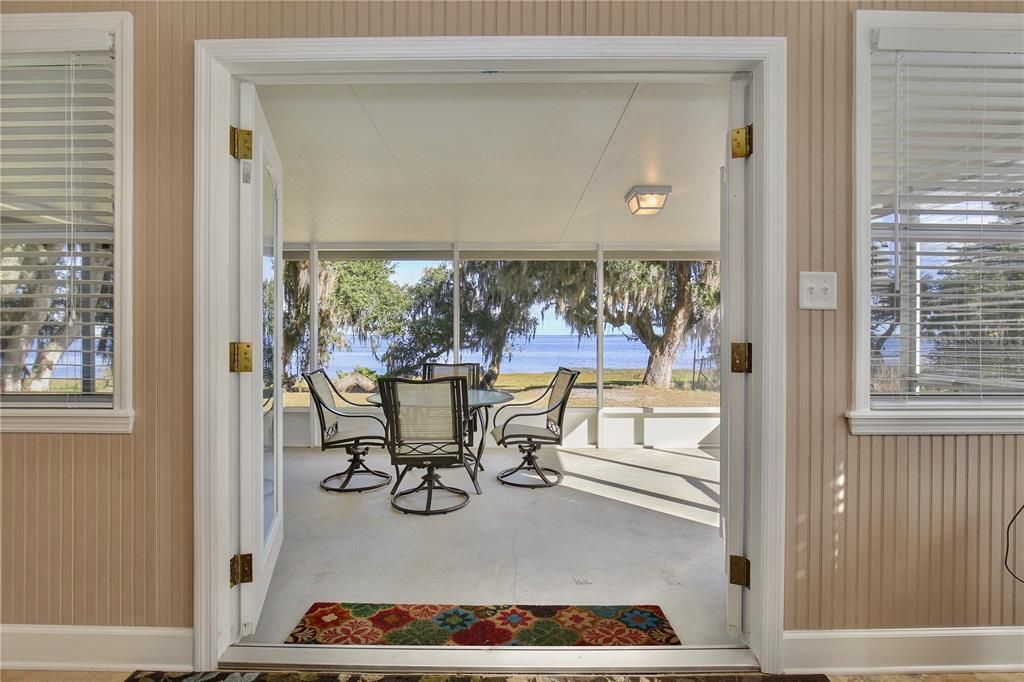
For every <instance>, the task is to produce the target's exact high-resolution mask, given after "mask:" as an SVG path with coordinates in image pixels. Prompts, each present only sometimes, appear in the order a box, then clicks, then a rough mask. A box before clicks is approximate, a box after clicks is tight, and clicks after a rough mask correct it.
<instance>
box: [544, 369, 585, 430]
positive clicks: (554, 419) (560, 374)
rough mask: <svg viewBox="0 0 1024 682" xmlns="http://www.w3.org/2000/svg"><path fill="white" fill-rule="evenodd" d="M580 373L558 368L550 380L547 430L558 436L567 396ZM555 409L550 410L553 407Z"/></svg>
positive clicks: (567, 399) (567, 400)
mask: <svg viewBox="0 0 1024 682" xmlns="http://www.w3.org/2000/svg"><path fill="white" fill-rule="evenodd" d="M579 376H580V373H579V372H578V371H576V370H574V369H566V368H565V367H559V368H558V371H557V372H555V378H554V379H552V380H551V392H550V394H549V395H548V409H549V410H551V412H548V415H547V421H548V430H549V431H551V432H552V433H556V434H558V435H561V434H562V422H563V420H564V418H565V408H566V407H567V406H568V405H569V394H570V393H572V387H573V386H574V385H575V384H576V379H578V378H579ZM556 405H557V406H558V408H557V409H552V408H554V407H555V406H556Z"/></svg>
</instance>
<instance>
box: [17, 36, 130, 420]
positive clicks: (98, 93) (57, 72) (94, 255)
mask: <svg viewBox="0 0 1024 682" xmlns="http://www.w3.org/2000/svg"><path fill="white" fill-rule="evenodd" d="M115 87H116V83H115V64H114V53H113V51H107V50H99V51H87V52H41V53H31V52H19V53H17V54H3V55H0V155H2V166H0V246H2V253H0V297H2V310H0V374H2V391H3V397H4V402H5V403H6V404H7V405H18V406H34V405H38V406H41V407H53V406H55V405H57V404H67V405H75V406H82V407H88V406H96V407H109V406H111V405H112V404H113V386H114V376H113V371H114V363H113V353H114V347H115V343H116V339H115V338H114V316H115V314H116V312H115V310H114V187H115V178H114V169H115V153H116V150H115Z"/></svg>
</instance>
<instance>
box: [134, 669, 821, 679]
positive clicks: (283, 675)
mask: <svg viewBox="0 0 1024 682" xmlns="http://www.w3.org/2000/svg"><path fill="white" fill-rule="evenodd" d="M221 681H223V682H828V678H827V677H825V676H824V675H762V674H761V673H751V674H746V675H743V674H740V675H736V674H730V675H714V674H712V675H650V676H644V677H640V676H631V675H614V676H612V675H575V676H567V675H560V676H555V675H515V676H505V675H454V674H453V675H447V674H443V673H440V674H434V675H359V674H357V673H356V674H353V673H311V672H307V673H293V672H287V671H278V672H273V673H227V672H224V673H151V672H143V671H139V672H137V673H135V674H133V675H132V676H131V677H129V678H128V682H221Z"/></svg>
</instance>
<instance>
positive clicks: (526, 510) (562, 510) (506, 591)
mask: <svg viewBox="0 0 1024 682" xmlns="http://www.w3.org/2000/svg"><path fill="white" fill-rule="evenodd" d="M367 460H368V463H369V465H370V466H371V467H372V468H375V469H384V470H389V471H393V469H392V468H390V467H389V465H388V463H389V460H388V457H387V454H386V453H385V452H384V451H383V450H381V449H373V450H372V451H371V453H370V455H369V457H368V458H367ZM541 460H542V463H543V464H544V465H545V466H554V467H555V468H557V469H559V470H561V471H563V472H564V473H565V480H564V482H563V483H562V485H559V486H557V487H554V488H549V489H539V490H529V489H520V488H511V487H507V486H503V485H500V484H499V483H498V482H497V481H496V480H495V478H494V477H495V474H496V473H497V472H498V471H500V470H501V469H504V468H506V467H510V466H514V465H515V464H516V463H517V462H518V461H519V455H518V453H517V452H515V451H507V450H504V449H502V448H489V449H488V450H487V451H486V452H485V454H484V459H483V462H484V466H485V467H486V471H484V472H483V473H482V474H481V476H480V485H481V488H482V490H483V494H482V495H479V496H478V495H473V496H472V499H471V501H470V503H469V505H468V506H467V507H466V508H464V509H461V510H459V511H456V512H453V513H450V514H446V515H443V516H432V517H418V516H411V515H405V514H401V513H399V512H397V511H395V510H393V509H392V508H391V507H390V505H389V498H388V494H387V493H388V489H387V488H382V489H378V490H375V491H371V492H366V493H345V494H336V493H328V492H324V491H322V490H321V489H320V488H319V486H318V483H319V481H320V479H322V478H323V477H325V476H327V475H329V474H332V473H335V472H337V471H339V470H341V469H343V468H344V467H345V465H346V463H347V458H346V457H345V455H344V452H343V451H333V452H331V451H328V452H326V453H323V452H320V451H318V450H308V449H288V450H286V451H285V463H284V471H285V476H284V479H285V480H284V509H285V535H284V544H283V546H282V548H281V554H280V558H279V559H278V562H277V567H276V569H275V571H274V576H273V579H272V581H271V584H270V589H269V592H268V595H267V599H266V603H265V605H264V607H263V611H262V614H261V618H260V621H259V623H258V627H257V629H256V632H255V634H254V635H252V636H250V637H247V638H246V640H245V641H247V642H257V643H267V644H270V643H273V644H280V643H281V642H283V641H284V640H285V638H286V637H287V636H288V634H289V633H290V632H291V630H292V628H293V627H294V626H295V624H296V623H297V622H298V621H299V619H300V618H301V617H302V615H303V614H304V613H305V611H306V609H307V608H308V607H309V606H310V605H311V604H312V603H313V602H316V601H348V602H372V603H380V602H385V603H443V604H510V603H518V604H657V605H660V606H661V607H662V608H663V609H664V611H665V613H666V615H667V616H668V618H669V620H670V621H671V622H672V625H673V627H674V629H675V631H676V633H677V634H678V635H679V637H680V639H681V640H682V643H683V644H684V645H691V646H692V645H721V644H736V642H735V641H734V640H733V639H732V638H730V636H729V634H728V629H727V627H726V623H725V600H726V583H727V581H726V576H725V573H724V568H723V565H724V559H723V555H724V540H723V538H722V537H721V535H720V532H719V528H718V505H719V494H720V488H719V475H718V472H719V462H718V451H717V449H714V448H704V449H684V450H678V449H675V450H670V449H664V450H662V449H652V448H630V449H594V448H558V449H555V448H545V449H544V451H542V456H541ZM443 479H444V481H445V482H446V483H447V484H448V485H452V486H456V487H461V488H465V489H467V490H470V491H471V490H472V484H471V483H470V481H469V479H468V475H467V474H466V472H465V471H464V470H461V469H450V470H445V471H444V472H443ZM416 482H418V481H417V480H416V479H415V478H413V477H412V474H410V476H408V477H407V478H406V481H405V482H403V488H405V487H409V486H410V485H415V483H416Z"/></svg>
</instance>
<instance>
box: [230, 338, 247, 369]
mask: <svg viewBox="0 0 1024 682" xmlns="http://www.w3.org/2000/svg"><path fill="white" fill-rule="evenodd" d="M228 369H229V370H230V371H232V372H251V371H252V344H251V343H249V342H248V341H232V342H231V343H229V344H228Z"/></svg>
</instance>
